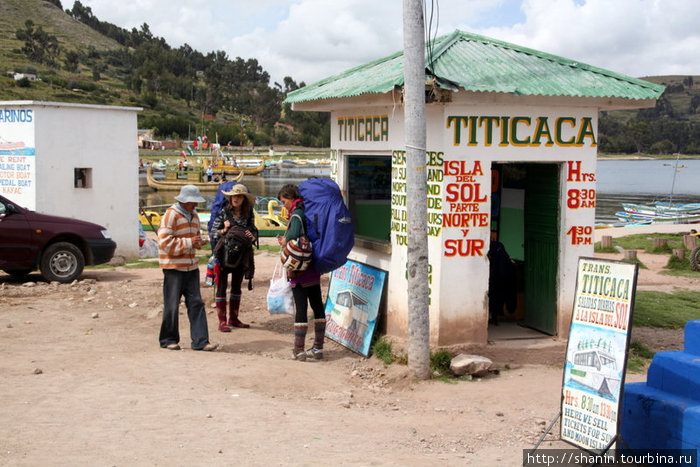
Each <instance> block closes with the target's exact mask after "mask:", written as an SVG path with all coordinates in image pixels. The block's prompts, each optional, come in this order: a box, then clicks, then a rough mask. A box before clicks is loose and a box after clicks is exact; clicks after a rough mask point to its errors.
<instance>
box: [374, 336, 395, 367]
mask: <svg viewBox="0 0 700 467" xmlns="http://www.w3.org/2000/svg"><path fill="white" fill-rule="evenodd" d="M371 351H372V354H374V356H375V357H377V358H378V359H379V360H381V361H383V362H384V363H385V364H387V365H390V364H391V362H393V361H394V354H393V353H392V352H391V342H389V341H388V340H387V339H386V338H385V337H384V336H381V337H380V338H379V339H377V340H376V341H375V342H374V344H372V348H371Z"/></svg>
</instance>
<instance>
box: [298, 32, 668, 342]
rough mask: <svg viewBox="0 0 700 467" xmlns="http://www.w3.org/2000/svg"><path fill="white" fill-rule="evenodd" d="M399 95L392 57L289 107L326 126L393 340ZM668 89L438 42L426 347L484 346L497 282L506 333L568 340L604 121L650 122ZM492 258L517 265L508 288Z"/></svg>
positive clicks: (430, 149)
mask: <svg viewBox="0 0 700 467" xmlns="http://www.w3.org/2000/svg"><path fill="white" fill-rule="evenodd" d="M429 58H430V59H431V60H432V61H429V60H428V59H429ZM402 86H403V55H402V53H397V54H394V55H391V56H388V57H385V58H382V59H379V60H376V61H373V62H371V63H368V64H366V65H364V66H360V67H356V68H353V69H352V70H349V71H347V72H344V73H341V74H339V75H336V76H332V77H330V78H326V79H324V80H322V81H319V82H317V83H315V84H311V85H309V86H306V87H304V88H301V89H299V90H296V91H294V92H292V93H290V94H289V95H288V97H287V100H286V102H288V103H291V104H292V108H293V110H308V111H328V112H330V113H331V158H332V162H331V164H332V165H331V175H332V177H334V178H335V180H336V181H337V182H338V184H339V185H340V187H341V189H342V190H343V192H344V196H345V199H346V202H347V204H348V207H349V208H350V210H351V212H352V214H353V220H354V222H355V248H354V249H353V252H352V254H351V258H352V259H353V260H355V261H358V262H361V263H365V264H369V265H371V266H374V267H377V268H380V269H382V270H385V271H387V277H388V287H387V293H388V296H387V300H386V304H387V306H386V310H385V313H386V315H385V318H386V320H385V322H386V332H387V334H389V335H393V336H398V337H405V336H407V331H408V302H407V234H406V229H407V212H406V210H407V192H408V187H407V186H406V178H407V177H406V151H405V142H404V141H405V140H404V107H403V100H402ZM663 89H664V88H663V86H659V85H656V84H653V83H649V82H645V81H641V80H637V79H634V78H630V77H626V76H622V75H619V74H616V73H614V72H610V71H606V70H601V69H599V68H595V67H592V66H589V65H585V64H581V63H578V62H575V61H572V60H567V59H565V58H562V57H557V56H553V55H549V54H545V53H542V52H537V51H534V50H532V49H527V48H523V47H519V46H517V45H513V44H508V43H504V42H502V41H497V40H493V39H489V38H485V37H482V36H477V35H474V34H468V33H465V32H462V31H456V32H454V33H453V34H450V35H448V36H444V37H441V38H438V39H436V40H435V41H434V44H433V47H432V54H431V55H427V54H426V85H425V100H426V120H427V148H426V160H425V170H426V176H427V183H428V185H427V192H428V201H427V202H428V205H427V216H428V218H427V231H426V235H427V238H428V248H429V263H430V266H429V286H430V292H429V294H430V295H429V311H430V341H431V344H432V345H437V346H445V345H452V344H467V343H477V344H483V343H486V341H487V338H488V328H489V325H488V323H489V304H490V301H491V302H492V303H493V297H497V298H498V296H497V295H495V294H494V292H493V291H494V290H495V289H494V282H495V283H496V284H498V285H503V284H506V282H507V287H505V292H504V293H507V294H508V297H512V294H513V293H514V294H515V297H516V306H515V307H513V306H511V307H509V308H506V306H505V303H507V302H506V301H504V307H503V310H502V311H501V312H500V313H499V314H500V315H501V316H499V318H500V319H501V320H502V321H506V322H517V323H519V324H521V325H523V326H527V327H529V328H532V329H535V330H537V331H539V332H541V333H544V334H547V335H554V336H560V337H566V333H567V332H568V329H569V324H570V319H571V310H572V300H573V294H574V288H575V276H576V265H577V261H578V258H579V256H591V255H592V254H593V226H594V221H595V204H596V196H595V192H596V191H595V190H596V183H595V182H596V175H595V174H596V157H597V139H598V135H597V124H598V112H599V111H600V110H612V109H623V108H641V107H650V106H653V105H654V104H655V101H656V99H657V98H658V97H659V96H660V95H661V93H662V92H663ZM492 242H499V243H500V244H501V245H502V246H503V247H504V248H505V251H506V252H507V254H508V256H509V258H510V259H511V264H513V272H512V274H513V276H512V277H509V278H508V279H507V280H503V281H501V282H499V281H494V279H495V276H493V275H492V270H493V268H492V267H491V266H493V265H492V264H491V263H490V259H489V249H490V248H491V247H492V246H493V245H492ZM494 274H496V273H494ZM490 279H491V280H490ZM490 282H491V285H490ZM490 288H491V290H492V293H491V299H490V296H489V289H490ZM511 305H512V303H511Z"/></svg>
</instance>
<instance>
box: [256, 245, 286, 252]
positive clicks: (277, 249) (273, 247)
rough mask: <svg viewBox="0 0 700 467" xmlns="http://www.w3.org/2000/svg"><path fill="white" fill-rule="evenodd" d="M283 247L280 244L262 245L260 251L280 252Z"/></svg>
mask: <svg viewBox="0 0 700 467" xmlns="http://www.w3.org/2000/svg"><path fill="white" fill-rule="evenodd" d="M280 250H281V248H280V246H279V245H260V249H259V251H269V252H271V253H277V254H279V252H280Z"/></svg>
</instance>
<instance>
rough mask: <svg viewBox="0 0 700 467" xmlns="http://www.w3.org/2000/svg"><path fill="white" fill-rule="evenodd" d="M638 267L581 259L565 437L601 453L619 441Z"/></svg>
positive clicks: (567, 369) (567, 370)
mask: <svg viewBox="0 0 700 467" xmlns="http://www.w3.org/2000/svg"><path fill="white" fill-rule="evenodd" d="M637 271H638V264H637V263H628V262H623V261H608V260H601V259H594V258H583V257H582V258H579V263H578V274H577V277H576V294H575V299H574V309H573V315H572V319H571V329H570V331H569V341H568V344H567V349H566V364H565V366H564V376H563V384H562V397H561V438H562V439H563V440H564V441H567V442H569V443H571V444H574V445H576V446H579V447H580V448H582V449H585V450H587V451H591V452H596V453H601V452H602V451H605V450H607V449H609V448H610V447H611V446H612V444H613V442H615V440H616V438H617V434H618V432H619V430H618V428H619V424H620V416H619V414H620V404H621V400H622V388H623V385H624V381H625V370H626V368H625V366H626V362H627V358H626V357H627V350H628V347H629V340H630V335H631V327H632V308H633V304H634V293H635V289H636V286H637Z"/></svg>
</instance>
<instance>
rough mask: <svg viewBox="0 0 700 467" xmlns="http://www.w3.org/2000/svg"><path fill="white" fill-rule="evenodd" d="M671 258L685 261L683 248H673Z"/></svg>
mask: <svg viewBox="0 0 700 467" xmlns="http://www.w3.org/2000/svg"><path fill="white" fill-rule="evenodd" d="M673 256H675V257H676V258H678V259H679V260H681V261H683V260H684V259H685V250H684V249H683V248H674V249H673Z"/></svg>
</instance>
